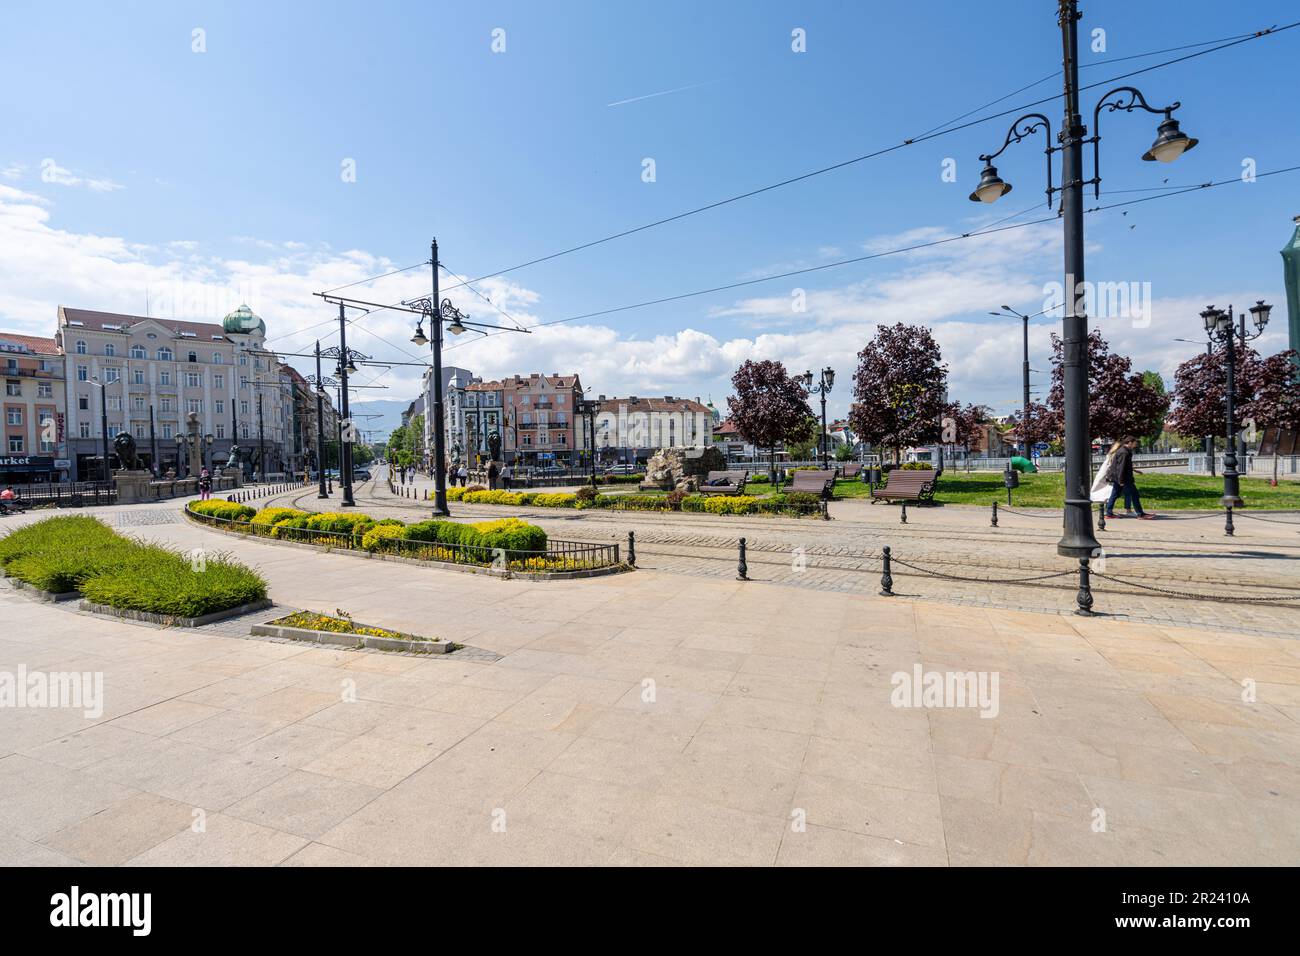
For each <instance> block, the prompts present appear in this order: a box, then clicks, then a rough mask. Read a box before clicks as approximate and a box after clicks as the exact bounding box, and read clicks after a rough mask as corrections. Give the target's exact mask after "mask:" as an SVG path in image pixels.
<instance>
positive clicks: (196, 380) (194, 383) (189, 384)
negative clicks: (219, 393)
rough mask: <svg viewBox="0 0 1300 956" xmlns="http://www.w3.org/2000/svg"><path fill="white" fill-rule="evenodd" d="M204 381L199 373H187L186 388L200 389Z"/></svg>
mask: <svg viewBox="0 0 1300 956" xmlns="http://www.w3.org/2000/svg"><path fill="white" fill-rule="evenodd" d="M202 381H203V378H202V376H200V375H199V373H198V372H186V373H185V387H186V388H198V387H199V385H200V384H201V383H202Z"/></svg>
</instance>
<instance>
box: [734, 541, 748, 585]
mask: <svg viewBox="0 0 1300 956" xmlns="http://www.w3.org/2000/svg"><path fill="white" fill-rule="evenodd" d="M736 580H737V581H748V580H749V565H748V564H746V563H745V539H744V538H741V539H740V563H739V564H737V565H736Z"/></svg>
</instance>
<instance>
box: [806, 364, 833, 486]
mask: <svg viewBox="0 0 1300 956" xmlns="http://www.w3.org/2000/svg"><path fill="white" fill-rule="evenodd" d="M803 384H804V387H805V388H806V389H808V391H809V392H812V393H813V394H815V395H821V397H822V433H821V440H820V441H819V442H818V446H819V447H820V448H821V453H822V468H829V467H830V455H829V451H830V448H829V442H827V440H826V394H827V393H828V392H829V391H830V390H831V388H833V387H834V385H835V369H833V368H831V367H830V366H829V365H828V366H827V367H826V368H824V369H822V371H821V380H820V381H819V382H818V383H817V385H813V373H812V372H811V371H807V372H804V373H803Z"/></svg>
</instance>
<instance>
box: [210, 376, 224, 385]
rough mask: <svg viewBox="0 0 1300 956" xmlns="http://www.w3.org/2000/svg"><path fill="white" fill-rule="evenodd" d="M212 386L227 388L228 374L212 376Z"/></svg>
mask: <svg viewBox="0 0 1300 956" xmlns="http://www.w3.org/2000/svg"><path fill="white" fill-rule="evenodd" d="M212 387H213V388H225V387H226V376H224V375H214V376H212Z"/></svg>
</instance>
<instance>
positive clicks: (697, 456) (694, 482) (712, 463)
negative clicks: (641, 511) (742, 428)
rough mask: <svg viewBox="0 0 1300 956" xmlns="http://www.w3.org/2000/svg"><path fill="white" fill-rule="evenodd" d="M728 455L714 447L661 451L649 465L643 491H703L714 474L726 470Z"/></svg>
mask: <svg viewBox="0 0 1300 956" xmlns="http://www.w3.org/2000/svg"><path fill="white" fill-rule="evenodd" d="M726 468H727V459H726V456H724V455H723V454H722V452H721V451H719V450H718V449H717V448H714V447H713V446H712V445H710V446H708V447H704V448H661V449H659V451H657V452H655V454H654V457H652V458H651V459H650V461H649V462H648V463H647V464H646V476H645V481H643V482H641V489H642V490H643V491H689V492H696V491H699V490H700V482H702V481H703V480H704V479H705V478H706V477H708V474H709V472H711V471H725V470H726Z"/></svg>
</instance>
